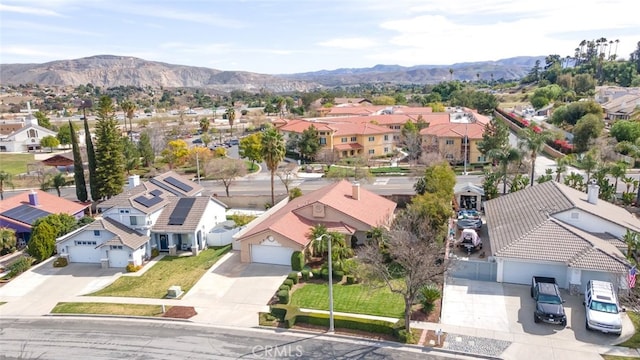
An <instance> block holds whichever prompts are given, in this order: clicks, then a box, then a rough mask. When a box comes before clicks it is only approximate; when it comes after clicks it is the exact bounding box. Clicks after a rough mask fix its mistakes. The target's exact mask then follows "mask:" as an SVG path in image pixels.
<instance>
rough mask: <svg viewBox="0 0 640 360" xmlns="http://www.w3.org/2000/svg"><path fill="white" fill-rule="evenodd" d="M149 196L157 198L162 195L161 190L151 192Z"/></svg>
mask: <svg viewBox="0 0 640 360" xmlns="http://www.w3.org/2000/svg"><path fill="white" fill-rule="evenodd" d="M149 194H151V195H153V196H159V195H162V190H159V189H155V190H151V191H150V192H149Z"/></svg>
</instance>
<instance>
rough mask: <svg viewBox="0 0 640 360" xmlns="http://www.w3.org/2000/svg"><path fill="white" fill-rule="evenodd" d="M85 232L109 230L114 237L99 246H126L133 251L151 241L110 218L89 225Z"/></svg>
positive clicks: (100, 219) (97, 220) (99, 219)
mask: <svg viewBox="0 0 640 360" xmlns="http://www.w3.org/2000/svg"><path fill="white" fill-rule="evenodd" d="M84 229H85V230H88V231H93V230H107V231H109V232H110V233H112V234H113V237H112V238H111V239H109V240H107V241H106V242H104V243H102V244H101V245H99V246H105V245H124V246H127V247H129V248H131V249H133V250H135V249H137V248H139V247H140V246H142V245H144V244H145V243H146V242H147V241H149V237H148V236H145V235H142V234H140V233H139V232H137V231H135V230H133V229H130V228H128V227H126V226H124V225H122V224H120V223H119V222H117V221H115V220H112V219H109V218H98V219H96V220H95V221H94V222H92V223H91V224H89V225H87V226H86V227H85V228H84Z"/></svg>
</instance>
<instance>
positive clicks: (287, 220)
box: [239, 180, 396, 246]
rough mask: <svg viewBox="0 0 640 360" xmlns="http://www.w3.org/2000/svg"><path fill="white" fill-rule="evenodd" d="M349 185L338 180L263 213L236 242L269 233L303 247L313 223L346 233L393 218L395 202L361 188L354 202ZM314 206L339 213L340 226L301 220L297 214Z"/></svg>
mask: <svg viewBox="0 0 640 360" xmlns="http://www.w3.org/2000/svg"><path fill="white" fill-rule="evenodd" d="M352 186H353V185H352V184H351V183H350V182H348V181H346V180H342V181H339V182H336V183H333V184H330V185H327V186H324V187H322V188H320V189H317V190H315V191H313V192H310V193H308V194H306V195H303V196H301V197H298V198H295V199H293V200H291V201H290V202H289V203H287V204H286V205H284V206H283V207H282V208H280V209H277V210H276V211H274V212H266V213H265V214H263V215H262V216H264V218H263V219H258V220H260V221H257V222H256V223H255V225H253V227H250V228H247V231H246V232H244V233H243V234H242V235H241V237H240V238H239V240H242V239H243V238H247V237H249V236H252V235H255V234H258V233H262V232H267V231H273V232H276V233H279V234H281V235H283V236H285V237H287V238H289V239H291V240H292V241H295V242H297V243H299V244H301V245H302V246H306V245H307V244H308V243H309V240H308V239H307V238H306V236H307V234H308V232H309V230H310V229H311V228H312V227H313V226H315V225H316V224H325V225H327V226H329V227H335V226H337V227H344V228H345V230H346V231H345V232H346V233H352V232H353V230H354V229H356V225H355V224H356V223H364V224H366V225H367V226H369V227H374V226H379V225H381V224H382V223H384V222H385V220H387V219H388V218H389V217H390V216H392V215H393V212H394V210H395V208H396V203H395V202H393V201H391V200H387V199H386V198H384V197H382V196H379V195H377V194H374V193H372V192H370V191H368V190H366V189H363V188H362V187H361V188H360V199H359V200H356V199H354V198H352V196H351V195H352ZM317 203H319V204H322V205H324V206H327V207H329V208H332V209H333V210H335V211H337V212H338V213H340V214H341V217H342V218H343V219H342V221H340V222H339V223H340V224H339V225H337V223H336V222H327V221H324V220H323V219H322V218H311V219H309V218H305V217H304V216H303V215H302V211H299V210H300V209H303V208H308V207H312V206H313V205H314V204H317ZM249 226H252V225H251V224H250V225H249Z"/></svg>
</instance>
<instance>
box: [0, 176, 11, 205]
mask: <svg viewBox="0 0 640 360" xmlns="http://www.w3.org/2000/svg"><path fill="white" fill-rule="evenodd" d="M5 186H11V188H12V189H13V188H14V186H13V182H11V174H9V173H8V172H6V171H4V170H0V200H4V187H5Z"/></svg>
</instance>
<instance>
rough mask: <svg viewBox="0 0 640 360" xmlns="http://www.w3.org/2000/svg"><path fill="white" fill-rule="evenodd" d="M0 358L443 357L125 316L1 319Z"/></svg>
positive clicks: (420, 351) (324, 338) (339, 339)
mask: <svg viewBox="0 0 640 360" xmlns="http://www.w3.org/2000/svg"><path fill="white" fill-rule="evenodd" d="M1 324H2V325H1V330H0V348H1V350H0V359H66V360H74V359H81V360H86V359H94V360H98V359H110V360H112V359H172V360H175V359H207V360H209V359H285V358H297V359H432V360H435V359H446V358H447V357H445V356H444V355H447V354H445V353H440V354H438V355H434V354H427V353H426V351H427V350H425V349H423V348H418V347H402V346H401V345H400V344H396V343H387V342H378V341H365V340H360V339H351V338H349V339H347V338H345V337H332V338H329V337H327V336H323V335H322V334H306V333H304V334H303V333H284V332H277V331H271V330H254V329H248V330H241V329H228V328H224V329H223V328H215V327H204V326H200V325H194V324H192V323H183V322H165V321H155V320H131V319H112V318H104V319H94V318H81V319H74V318H36V319H2V322H1Z"/></svg>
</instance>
